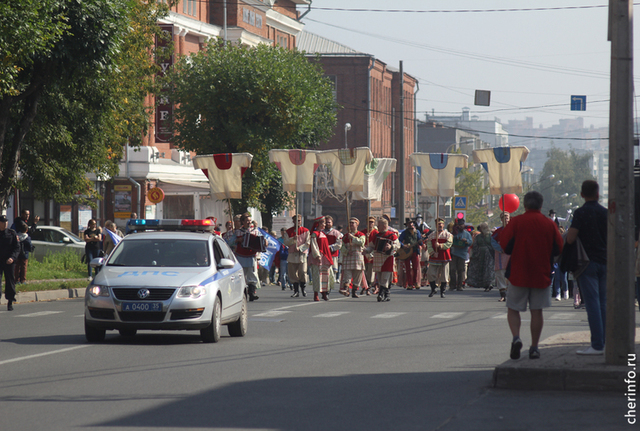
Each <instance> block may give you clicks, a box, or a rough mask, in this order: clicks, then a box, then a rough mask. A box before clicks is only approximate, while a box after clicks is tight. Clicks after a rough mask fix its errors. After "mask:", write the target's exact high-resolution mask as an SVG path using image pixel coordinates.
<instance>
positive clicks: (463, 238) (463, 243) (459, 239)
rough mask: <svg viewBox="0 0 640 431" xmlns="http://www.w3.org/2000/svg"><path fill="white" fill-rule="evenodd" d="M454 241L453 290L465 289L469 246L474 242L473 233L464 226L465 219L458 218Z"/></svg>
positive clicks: (452, 260) (451, 276)
mask: <svg viewBox="0 0 640 431" xmlns="http://www.w3.org/2000/svg"><path fill="white" fill-rule="evenodd" d="M451 234H452V235H453V243H452V245H451V249H450V250H451V267H450V268H449V275H450V278H451V290H454V289H455V290H458V291H460V290H463V285H464V282H465V280H466V274H467V260H469V247H471V244H473V240H472V239H471V234H470V233H469V232H468V231H467V230H466V229H465V228H464V219H458V221H457V222H456V224H455V225H454V226H453V231H452V232H451Z"/></svg>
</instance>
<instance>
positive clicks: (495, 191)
mask: <svg viewBox="0 0 640 431" xmlns="http://www.w3.org/2000/svg"><path fill="white" fill-rule="evenodd" d="M528 155H529V149H528V148H527V147H524V146H521V147H496V148H485V149H482V150H474V151H473V161H474V162H475V163H476V164H478V163H479V164H481V165H482V167H483V168H484V170H485V171H487V173H488V174H489V189H490V191H489V192H490V193H491V194H492V195H501V194H505V193H513V194H515V193H522V175H521V174H520V173H521V171H522V164H523V163H524V161H525V160H527V156H528Z"/></svg>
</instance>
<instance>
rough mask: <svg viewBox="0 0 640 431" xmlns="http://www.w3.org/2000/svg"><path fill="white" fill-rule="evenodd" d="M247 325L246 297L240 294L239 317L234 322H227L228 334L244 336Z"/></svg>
mask: <svg viewBox="0 0 640 431" xmlns="http://www.w3.org/2000/svg"><path fill="white" fill-rule="evenodd" d="M248 326H249V315H248V311H247V297H246V296H244V295H243V296H242V311H240V317H238V320H236V321H235V322H232V323H229V324H228V325H227V329H229V335H231V336H232V337H244V336H245V335H246V334H247V327H248Z"/></svg>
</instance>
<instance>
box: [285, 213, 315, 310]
mask: <svg viewBox="0 0 640 431" xmlns="http://www.w3.org/2000/svg"><path fill="white" fill-rule="evenodd" d="M296 222H297V223H296ZM296 224H297V226H298V230H297V231H296ZM310 242H311V236H310V232H309V229H307V228H306V227H304V226H302V216H301V215H297V216H293V227H290V228H289V229H287V231H286V232H285V237H284V245H286V246H287V247H289V257H288V259H287V262H288V263H287V266H288V267H289V268H288V270H289V282H290V283H292V284H293V295H291V297H292V298H297V297H299V296H300V293H302V296H307V292H305V290H304V289H305V287H306V285H307V255H308V254H309V244H310Z"/></svg>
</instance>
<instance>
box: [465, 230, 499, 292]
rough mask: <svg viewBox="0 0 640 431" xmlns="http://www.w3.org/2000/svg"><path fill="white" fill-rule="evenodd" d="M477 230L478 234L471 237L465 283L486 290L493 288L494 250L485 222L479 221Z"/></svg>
mask: <svg viewBox="0 0 640 431" xmlns="http://www.w3.org/2000/svg"><path fill="white" fill-rule="evenodd" d="M478 230H479V231H480V234H479V235H477V236H476V237H475V238H474V239H473V245H472V246H471V258H470V259H469V272H468V274H467V284H468V285H469V286H473V287H480V288H484V291H485V292H488V291H490V290H491V289H492V288H493V282H494V281H495V270H494V265H495V263H494V255H495V250H494V249H493V247H492V246H491V230H489V225H488V224H487V223H486V222H483V223H480V225H479V226H478Z"/></svg>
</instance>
